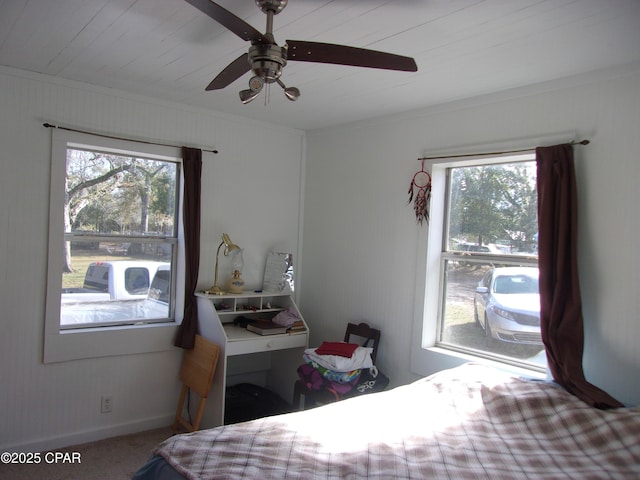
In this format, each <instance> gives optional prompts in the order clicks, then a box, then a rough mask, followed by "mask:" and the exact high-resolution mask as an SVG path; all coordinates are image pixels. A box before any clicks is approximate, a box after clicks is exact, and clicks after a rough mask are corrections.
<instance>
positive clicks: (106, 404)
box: [100, 395, 113, 413]
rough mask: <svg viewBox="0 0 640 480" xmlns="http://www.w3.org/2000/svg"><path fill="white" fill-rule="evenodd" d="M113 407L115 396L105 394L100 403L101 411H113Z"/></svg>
mask: <svg viewBox="0 0 640 480" xmlns="http://www.w3.org/2000/svg"><path fill="white" fill-rule="evenodd" d="M112 408H113V398H111V395H103V396H102V401H101V403H100V413H111V409H112Z"/></svg>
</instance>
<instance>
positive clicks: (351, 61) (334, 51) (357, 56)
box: [287, 40, 418, 72]
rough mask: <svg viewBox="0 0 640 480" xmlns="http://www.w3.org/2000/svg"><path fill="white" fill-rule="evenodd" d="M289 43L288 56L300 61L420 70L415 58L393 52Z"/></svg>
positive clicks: (290, 41) (323, 44) (320, 44)
mask: <svg viewBox="0 0 640 480" xmlns="http://www.w3.org/2000/svg"><path fill="white" fill-rule="evenodd" d="M287 45H288V46H289V49H288V51H287V58H288V59H289V60H296V61H298V62H316V63H335V64H338V65H351V66H354V67H368V68H381V69H385V70H401V71H405V72H417V71H418V66H417V65H416V61H415V60H414V59H413V58H411V57H403V56H402V55H395V54H393V53H385V52H378V51H376V50H367V49H364V48H356V47H347V46H344V45H334V44H331V43H318V42H304V41H299V40H287Z"/></svg>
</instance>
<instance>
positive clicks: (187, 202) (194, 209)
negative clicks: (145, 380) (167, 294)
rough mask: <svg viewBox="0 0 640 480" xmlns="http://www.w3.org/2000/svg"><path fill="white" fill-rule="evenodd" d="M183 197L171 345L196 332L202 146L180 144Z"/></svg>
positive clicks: (188, 342) (187, 341)
mask: <svg viewBox="0 0 640 480" xmlns="http://www.w3.org/2000/svg"><path fill="white" fill-rule="evenodd" d="M182 169H183V172H184V196H183V197H184V200H183V206H182V217H183V227H184V244H185V281H184V318H183V319H182V323H181V324H180V326H179V327H178V333H177V335H176V339H175V342H174V345H175V346H176V347H182V348H188V349H191V348H193V346H194V344H195V340H196V334H197V333H198V305H197V303H196V298H195V296H194V293H195V291H196V283H197V282H198V270H199V268H200V191H201V182H200V179H201V177H202V150H199V149H197V148H189V147H182Z"/></svg>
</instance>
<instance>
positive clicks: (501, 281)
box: [474, 267, 542, 345]
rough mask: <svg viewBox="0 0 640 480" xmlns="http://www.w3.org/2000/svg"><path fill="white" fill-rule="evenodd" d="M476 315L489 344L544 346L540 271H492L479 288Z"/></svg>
mask: <svg viewBox="0 0 640 480" xmlns="http://www.w3.org/2000/svg"><path fill="white" fill-rule="evenodd" d="M474 314H475V321H476V324H478V325H479V326H481V327H482V328H484V331H485V334H486V336H487V339H488V340H489V343H491V342H492V341H495V340H501V341H503V342H511V343H521V344H530V345H542V337H541V335H540V293H539V290H538V269H537V268H535V267H502V268H492V269H490V270H489V271H488V272H487V273H486V274H485V275H484V277H482V280H480V282H479V283H478V286H477V288H476V293H475V298H474Z"/></svg>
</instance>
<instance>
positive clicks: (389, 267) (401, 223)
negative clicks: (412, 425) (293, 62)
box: [301, 65, 640, 404]
mask: <svg viewBox="0 0 640 480" xmlns="http://www.w3.org/2000/svg"><path fill="white" fill-rule="evenodd" d="M373 101H375V100H373ZM639 127H640V72H639V68H638V66H637V65H632V66H627V67H626V68H623V69H620V70H618V71H616V72H595V73H593V74H591V75H584V76H581V77H579V78H572V79H565V80H563V81H559V82H552V83H548V84H544V85H538V86H535V87H530V88H526V89H519V90H514V91H510V92H503V93H501V94H499V95H491V96H486V97H482V98H476V99H473V100H469V101H464V102H457V103H455V104H450V105H443V106H440V107H438V108H431V109H427V110H420V111H413V112H408V113H405V114H402V115H395V116H392V117H386V118H380V119H375V120H370V121H363V122H358V123H354V124H349V125H343V126H339V127H335V128H328V129H323V130H317V131H311V132H307V166H306V168H307V175H306V185H305V192H306V197H305V221H304V239H305V245H304V249H305V251H304V257H303V271H304V272H305V274H304V287H305V288H304V290H303V291H302V301H301V305H302V307H303V309H304V312H305V319H306V320H307V322H308V323H309V324H310V329H311V343H312V344H317V343H319V342H320V341H321V340H323V339H325V338H323V337H321V335H322V336H324V337H326V336H327V335H331V337H332V338H339V337H340V336H341V335H342V334H343V331H344V325H345V322H347V321H354V320H356V321H357V320H363V319H365V320H368V321H370V322H371V323H372V324H373V325H375V326H377V327H379V328H381V329H382V343H381V347H380V351H379V357H378V359H379V360H378V363H379V364H380V366H381V368H382V369H383V371H385V372H386V373H388V374H389V376H390V377H391V379H392V382H393V384H402V383H406V382H409V381H411V380H413V379H415V378H417V377H416V375H415V374H412V373H410V369H411V346H412V345H414V346H415V345H416V336H415V335H414V318H415V317H420V313H421V312H420V311H417V310H418V309H416V308H415V304H416V303H417V302H416V291H415V290H416V288H415V285H416V278H418V279H419V278H420V275H423V273H421V272H420V269H419V265H416V258H417V257H418V256H419V249H424V248H426V245H424V244H420V243H419V242H418V237H419V236H420V230H421V229H424V228H426V227H424V226H423V227H420V226H418V225H417V224H416V221H415V217H414V215H413V211H412V208H411V206H410V205H408V204H407V202H408V195H407V190H408V188H409V182H410V180H411V178H412V176H413V174H414V173H415V172H416V171H417V170H418V169H419V167H420V165H419V162H417V161H416V159H417V158H418V157H421V156H426V155H428V154H429V153H430V152H437V151H439V150H451V151H456V150H466V148H467V147H469V146H473V145H477V146H480V147H481V146H482V144H501V143H503V144H507V143H509V144H513V143H514V142H513V141H514V140H515V143H518V142H520V143H522V145H521V146H522V147H524V148H527V147H531V146H535V145H531V144H530V143H527V138H528V137H531V138H534V137H542V136H548V135H554V134H556V133H559V132H575V133H576V139H582V138H588V139H590V140H591V145H589V146H587V147H577V148H576V149H575V153H576V155H575V157H576V169H577V177H578V178H577V182H578V189H579V208H580V217H579V236H580V237H579V262H580V263H579V271H580V279H581V289H582V297H583V307H584V317H585V329H586V333H585V335H586V340H585V343H586V348H585V355H584V367H585V373H586V375H587V378H588V380H590V381H591V382H592V383H594V384H596V385H598V386H600V387H601V388H604V389H605V390H607V391H609V392H610V393H611V394H613V395H614V396H616V397H617V398H618V399H619V400H621V401H623V402H625V403H633V404H640V382H638V371H640V349H638V344H640V322H639V321H638V312H639V310H640V309H639V306H640V305H639V298H640V295H638V293H637V290H638V284H639V282H638V279H639V273H638V272H639V269H640V262H639V261H638V259H639V258H638V255H639V252H640V249H639V248H638V242H639V241H640V216H639V215H638V213H637V205H638V190H639V188H638V181H639V180H640V162H639V161H638V152H639V151H640V135H639V130H640V128H639ZM567 140H570V138H568V139H567ZM480 151H482V150H480ZM438 153H440V152H438ZM465 153H466V152H465ZM417 275H418V277H417ZM418 303H419V302H418ZM431 358H432V362H429V363H430V364H429V365H425V366H423V368H424V370H427V371H432V372H433V371H437V370H439V369H442V368H445V367H449V366H452V365H454V364H456V363H459V361H458V360H451V359H450V358H446V357H443V356H438V355H432V356H431Z"/></svg>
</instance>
